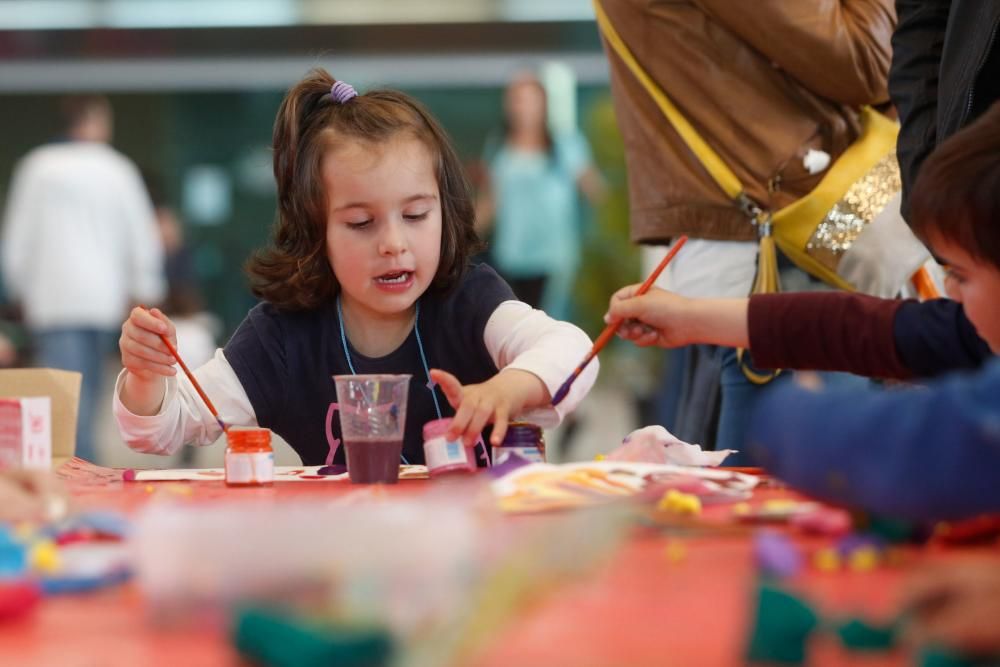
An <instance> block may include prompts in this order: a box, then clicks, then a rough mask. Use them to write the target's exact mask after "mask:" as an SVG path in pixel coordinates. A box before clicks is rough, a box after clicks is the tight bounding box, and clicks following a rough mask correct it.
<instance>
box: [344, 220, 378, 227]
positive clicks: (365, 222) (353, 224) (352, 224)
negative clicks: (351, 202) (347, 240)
mask: <svg viewBox="0 0 1000 667" xmlns="http://www.w3.org/2000/svg"><path fill="white" fill-rule="evenodd" d="M371 224H372V221H371V220H361V221H359V222H348V223H347V226H348V227H349V228H351V229H365V228H367V227H368V226H370V225H371Z"/></svg>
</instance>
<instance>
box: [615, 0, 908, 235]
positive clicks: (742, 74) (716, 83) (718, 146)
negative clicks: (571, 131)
mask: <svg viewBox="0 0 1000 667" xmlns="http://www.w3.org/2000/svg"><path fill="white" fill-rule="evenodd" d="M601 4H602V6H603V7H604V10H605V12H606V13H607V14H608V17H609V18H610V20H611V22H612V23H613V24H614V27H615V28H616V29H617V31H618V33H619V34H620V35H621V37H622V39H623V40H624V41H625V43H626V44H627V45H628V46H629V49H630V50H631V51H632V53H633V55H634V56H635V57H636V59H637V60H638V61H639V63H640V64H641V65H642V66H643V68H644V69H645V70H646V71H647V73H649V75H650V76H651V77H652V78H653V79H654V80H655V81H656V82H657V83H658V84H659V85H660V87H661V88H663V90H664V91H665V92H666V94H667V96H668V97H670V99H671V100H672V101H673V102H674V104H675V105H676V106H677V107H678V109H680V111H681V112H682V113H683V114H684V115H685V116H686V117H687V119H688V120H689V121H690V122H691V123H692V125H694V127H695V129H696V130H697V131H698V132H699V133H700V134H701V136H702V137H703V138H704V139H705V141H707V142H708V144H709V145H710V146H712V148H714V149H715V150H716V151H717V152H718V153H719V155H720V156H721V157H722V159H723V160H724V161H725V162H726V164H727V165H728V166H729V168H730V169H732V170H733V172H734V173H735V174H736V175H737V176H738V177H739V179H740V181H741V182H742V183H743V185H744V188H746V190H747V192H748V194H750V196H751V197H753V198H754V200H756V201H757V202H758V203H760V204H762V205H765V206H767V207H769V208H771V209H773V210H777V209H780V208H782V207H784V206H786V205H788V204H789V203H791V202H793V201H795V200H796V199H798V198H799V197H801V196H802V195H804V194H805V193H807V192H809V190H811V189H812V188H813V187H814V186H815V185H816V183H818V182H819V180H820V178H822V176H823V174H822V173H821V174H816V175H810V174H809V173H808V171H806V169H805V168H804V167H803V164H802V158H803V157H804V155H805V153H806V151H807V150H808V149H810V148H816V149H820V150H824V151H826V152H827V153H829V154H830V155H831V156H832V157H833V158H834V159H836V158H837V156H839V155H840V154H841V153H842V152H843V151H844V149H845V148H846V147H847V146H849V145H850V144H851V142H852V141H854V139H855V138H856V137H857V135H858V129H859V127H858V114H857V107H858V106H860V105H863V104H878V103H882V102H885V101H886V99H887V98H888V94H887V91H886V79H887V76H888V71H889V61H890V56H891V49H890V37H891V35H892V31H893V28H894V26H895V22H896V15H895V11H894V9H893V2H892V0H601ZM605 50H606V51H607V53H608V57H609V59H610V62H611V87H612V92H613V95H614V101H615V112H616V114H617V117H618V125H619V127H620V128H621V132H622V136H623V139H624V142H625V155H626V163H627V167H628V174H629V199H630V204H631V219H632V239H633V240H634V241H638V242H643V243H662V242H665V241H666V240H667V239H669V238H671V237H673V236H676V235H678V234H682V233H683V234H688V235H690V236H692V237H694V238H702V239H716V240H753V239H754V238H755V232H754V228H753V227H752V226H751V225H750V223H749V222H748V220H747V218H746V216H744V214H743V213H741V212H740V211H739V209H738V208H737V207H736V206H735V204H733V203H732V201H731V200H730V199H729V198H728V197H727V196H726V195H725V193H723V192H722V190H721V189H720V188H719V186H718V185H717V184H716V183H715V181H714V180H713V179H712V177H711V176H709V174H708V172H707V171H705V169H704V168H703V167H702V166H701V163H700V162H699V161H698V159H697V158H696V157H695V156H694V154H693V153H692V152H691V151H690V150H689V149H688V148H687V146H686V144H684V142H683V141H682V140H681V138H680V137H679V136H678V134H677V133H676V132H675V131H674V130H673V128H672V127H671V126H670V124H669V123H668V121H667V120H666V118H665V117H664V116H663V115H662V113H661V112H660V110H659V108H658V107H657V106H656V105H655V103H654V102H653V101H652V99H651V98H650V97H649V95H648V93H647V92H646V90H645V89H644V88H642V86H641V85H640V84H639V83H638V82H637V81H636V79H635V78H634V77H633V75H632V73H631V72H630V71H629V70H628V69H627V67H626V66H625V65H624V63H622V62H621V60H620V59H619V58H618V57H617V56H616V55H615V53H614V51H613V50H612V49H611V48H610V46H608V45H607V44H605Z"/></svg>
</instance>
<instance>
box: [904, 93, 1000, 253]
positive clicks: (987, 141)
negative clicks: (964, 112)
mask: <svg viewBox="0 0 1000 667" xmlns="http://www.w3.org/2000/svg"><path fill="white" fill-rule="evenodd" d="M910 214H911V215H910V218H911V225H912V227H913V231H914V232H915V233H916V234H917V236H919V237H920V238H922V239H924V240H926V239H927V238H928V235H930V236H932V237H933V236H937V237H940V238H943V239H946V240H948V241H950V242H952V243H954V244H955V245H957V246H959V247H960V248H962V249H963V250H965V251H966V252H967V253H969V255H971V256H972V257H975V258H977V259H980V260H982V261H985V262H989V263H990V264H992V265H993V266H995V267H997V268H1000V102H997V103H995V104H994V105H993V106H992V107H991V108H990V109H989V110H988V111H986V113H984V114H983V115H982V116H980V117H979V119H978V120H976V121H975V122H974V123H972V124H971V125H969V126H968V127H966V128H964V129H962V130H960V131H959V132H956V133H955V134H954V135H953V136H951V137H949V138H948V139H946V140H945V141H943V142H942V143H941V145H940V146H938V147H937V148H936V149H934V152H932V153H931V154H930V156H928V158H927V160H926V161H925V162H924V164H923V165H921V167H920V175H919V176H918V177H917V181H916V183H915V184H914V186H913V194H912V195H911V196H910Z"/></svg>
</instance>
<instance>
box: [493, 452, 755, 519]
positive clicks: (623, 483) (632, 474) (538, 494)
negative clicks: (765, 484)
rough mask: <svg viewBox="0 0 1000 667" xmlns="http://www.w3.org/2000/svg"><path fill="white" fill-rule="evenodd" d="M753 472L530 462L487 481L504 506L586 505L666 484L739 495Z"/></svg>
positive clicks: (650, 493)
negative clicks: (490, 481)
mask: <svg viewBox="0 0 1000 667" xmlns="http://www.w3.org/2000/svg"><path fill="white" fill-rule="evenodd" d="M757 481H758V480H757V478H756V477H754V476H752V475H746V474H743V473H739V472H734V471H728V470H711V469H706V468H691V467H685V466H677V465H670V464H652V463H635V462H629V461H607V460H605V461H594V462H590V463H564V464H562V465H553V464H549V463H533V464H531V465H527V466H523V467H520V468H518V469H516V470H514V471H513V472H511V473H510V474H508V475H506V476H504V477H501V478H499V479H497V480H495V481H494V482H493V484H492V489H493V492H494V495H495V496H496V497H497V501H498V503H499V505H500V508H501V509H502V510H504V511H508V512H541V511H546V510H556V509H570V508H576V507H587V506H591V505H598V504H603V503H608V502H614V501H620V500H634V499H638V498H642V499H648V500H650V501H653V500H656V499H657V498H659V497H660V495H662V494H663V493H664V491H666V490H667V489H671V488H675V489H678V490H680V491H684V492H685V493H696V494H697V495H698V496H699V497H700V498H701V499H702V500H703V502H704V501H705V500H706V499H708V500H718V499H723V498H724V499H726V500H744V499H746V498H749V497H750V494H751V491H752V489H753V488H754V487H755V486H756V485H757Z"/></svg>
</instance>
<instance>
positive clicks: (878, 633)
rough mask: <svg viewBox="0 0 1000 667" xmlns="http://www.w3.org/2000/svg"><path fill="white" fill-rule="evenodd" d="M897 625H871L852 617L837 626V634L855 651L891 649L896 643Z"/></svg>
mask: <svg viewBox="0 0 1000 667" xmlns="http://www.w3.org/2000/svg"><path fill="white" fill-rule="evenodd" d="M896 631H897V625H896V624H895V623H893V624H891V625H886V626H876V625H869V624H868V623H866V622H864V621H862V620H861V619H859V618H852V619H850V620H849V621H847V622H846V623H842V624H841V625H839V626H838V627H837V636H838V637H840V641H841V643H843V644H844V646H845V647H847V648H849V649H851V650H854V651H873V652H874V651H889V650H891V649H892V647H893V646H895V645H896Z"/></svg>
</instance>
